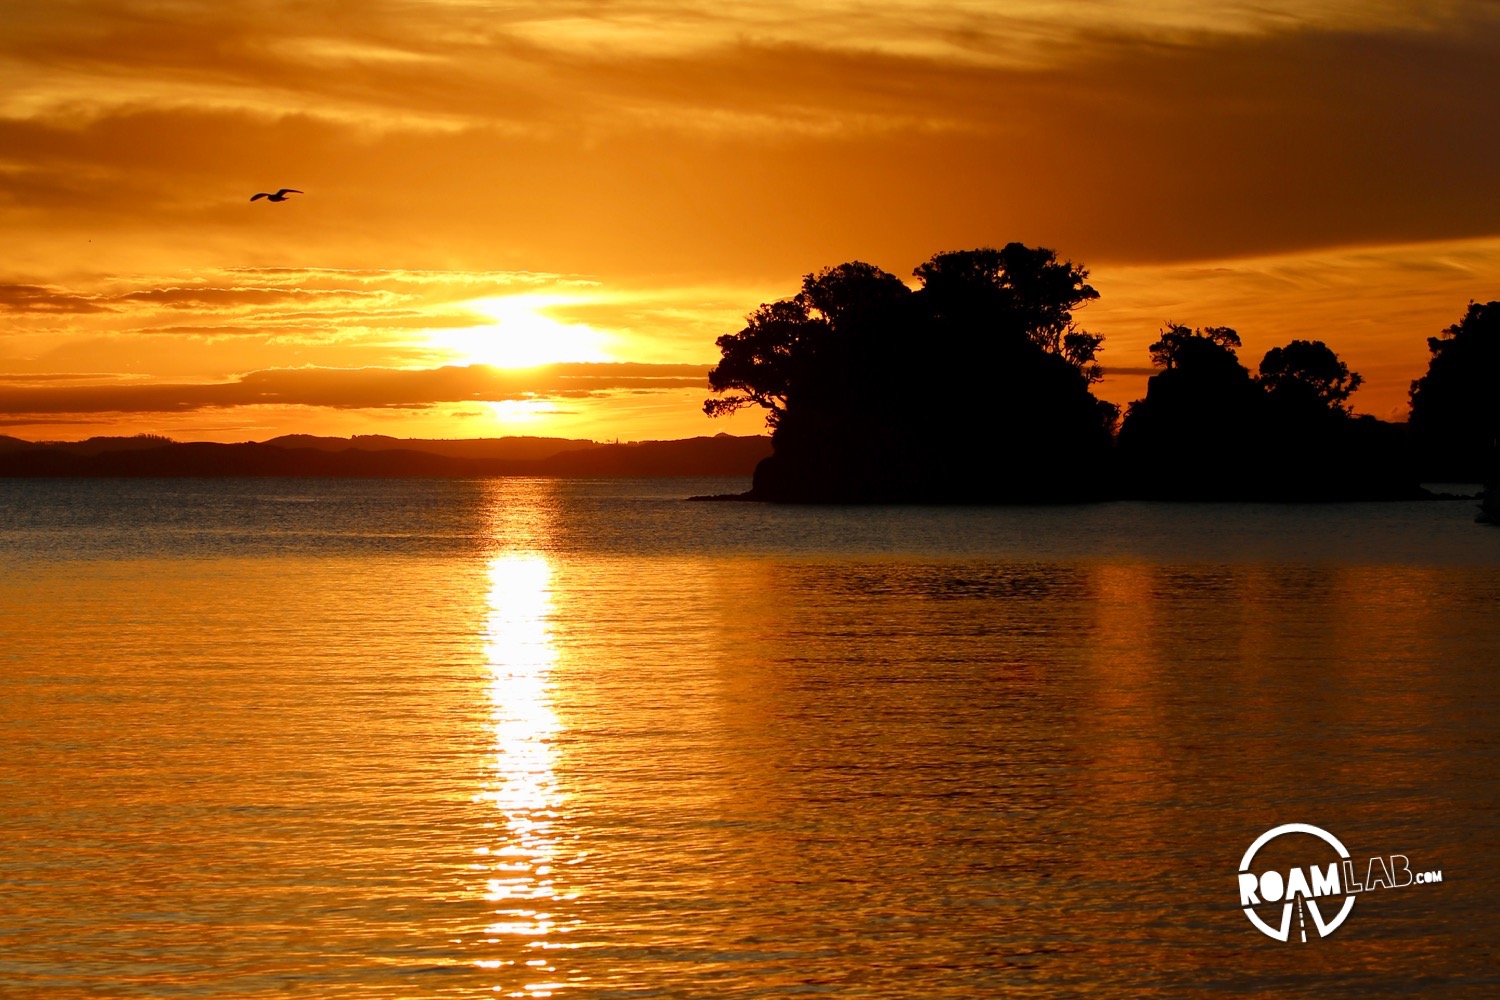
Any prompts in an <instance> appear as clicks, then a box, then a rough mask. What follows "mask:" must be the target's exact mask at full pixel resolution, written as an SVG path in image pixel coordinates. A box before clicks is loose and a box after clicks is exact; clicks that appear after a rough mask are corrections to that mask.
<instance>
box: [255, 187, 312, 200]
mask: <svg viewBox="0 0 1500 1000" xmlns="http://www.w3.org/2000/svg"><path fill="white" fill-rule="evenodd" d="M302 193H303V192H301V191H298V190H297V189H296V188H282V189H281V190H280V191H277V192H276V193H275V194H267V193H266V192H264V191H262V192H260V193H259V194H256V195H252V196H251V197H250V200H251V201H259V200H260V199H262V198H264V199H266V201H286V196H287V195H289V194H302Z"/></svg>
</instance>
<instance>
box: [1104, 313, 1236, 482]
mask: <svg viewBox="0 0 1500 1000" xmlns="http://www.w3.org/2000/svg"><path fill="white" fill-rule="evenodd" d="M1239 346H1240V337H1239V334H1238V333H1236V332H1235V331H1234V330H1232V329H1230V328H1229V327H1227V326H1210V327H1203V328H1201V329H1192V328H1190V327H1187V326H1182V325H1180V324H1176V323H1168V324H1167V325H1166V326H1164V327H1163V328H1162V331H1161V335H1160V337H1159V338H1158V339H1157V341H1156V343H1154V344H1152V345H1151V347H1150V348H1149V350H1150V353H1151V361H1152V363H1153V364H1155V365H1156V367H1157V368H1159V369H1161V370H1160V371H1159V372H1157V374H1155V375H1153V376H1151V378H1150V379H1149V380H1148V381H1147V383H1146V398H1145V399H1139V400H1136V401H1135V402H1133V403H1131V404H1130V406H1129V408H1128V409H1127V410H1126V413H1125V420H1124V422H1123V423H1122V424H1121V426H1120V461H1121V463H1122V464H1123V466H1124V469H1125V471H1126V474H1127V477H1128V479H1129V481H1130V482H1129V489H1130V490H1131V492H1133V493H1135V494H1136V495H1141V496H1148V497H1173V498H1191V499H1213V498H1220V497H1230V496H1239V495H1243V494H1245V493H1247V492H1250V491H1251V489H1252V484H1253V478H1254V475H1255V472H1254V464H1255V463H1254V460H1253V458H1252V454H1251V453H1252V451H1253V450H1254V443H1255V436H1256V432H1257V429H1258V428H1257V424H1258V422H1259V420H1260V418H1261V416H1262V406H1263V404H1264V396H1263V394H1262V393H1261V392H1260V390H1259V389H1258V388H1257V386H1256V384H1255V381H1254V380H1253V379H1252V378H1251V377H1250V372H1249V371H1248V370H1247V369H1246V368H1245V366H1244V365H1242V364H1240V360H1239V356H1238V355H1237V354H1235V349H1236V348H1237V347H1239Z"/></svg>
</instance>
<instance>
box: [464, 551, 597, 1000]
mask: <svg viewBox="0 0 1500 1000" xmlns="http://www.w3.org/2000/svg"><path fill="white" fill-rule="evenodd" d="M488 574H489V591H488V607H489V614H488V616H487V620H486V625H485V631H484V653H485V662H486V663H487V664H488V667H489V671H490V680H489V696H490V711H491V716H490V718H491V724H492V726H493V729H494V735H495V758H494V762H493V765H492V775H491V780H490V781H489V782H488V783H487V785H486V787H485V789H484V791H483V792H482V793H481V794H480V796H479V798H480V800H481V801H488V802H492V803H494V806H495V808H496V809H498V810H499V812H500V815H501V817H502V820H501V822H500V823H499V824H498V829H499V830H500V835H499V837H498V838H497V842H496V843H494V844H492V845H486V846H483V847H480V848H479V849H478V853H479V854H480V855H483V856H485V857H486V858H487V861H486V863H485V865H484V867H485V868H486V869H487V870H488V872H489V878H488V879H486V881H485V899H486V900H487V901H488V902H489V903H491V904H493V905H494V910H493V911H492V913H493V916H494V921H493V922H492V923H490V924H489V926H487V927H486V928H485V934H486V935H487V937H488V939H489V940H491V941H492V942H494V943H501V942H502V941H507V940H508V942H509V943H510V944H512V945H513V946H518V947H521V948H524V949H527V950H536V951H538V952H540V953H542V954H543V956H544V957H542V958H536V959H531V960H528V961H525V962H524V964H522V966H521V970H524V972H525V973H526V974H527V976H528V977H529V976H538V977H541V976H547V975H553V974H555V973H556V972H557V970H556V968H555V967H554V965H553V963H552V962H551V961H550V960H549V959H548V958H546V957H545V954H546V952H548V951H550V950H552V949H553V948H556V947H558V946H559V942H557V940H556V938H557V936H558V935H561V934H566V933H568V932H569V931H570V930H572V929H573V928H574V926H575V925H576V923H577V922H576V921H572V920H567V919H565V918H564V917H562V916H560V915H559V914H558V912H557V909H558V904H559V903H560V902H562V901H564V900H567V899H570V898H572V896H571V895H570V894H568V893H567V892H566V891H565V890H564V888H563V887H562V886H561V885H560V883H559V881H558V878H557V871H556V869H557V866H558V864H559V859H558V850H559V844H560V839H561V832H560V830H559V824H560V821H561V818H562V813H561V806H562V796H561V795H560V794H559V792H558V788H557V779H556V775H555V771H554V763H555V761H554V754H555V749H554V739H555V737H556V735H557V733H558V731H559V724H558V719H557V714H556V713H555V712H554V711H553V708H552V700H551V693H550V692H551V673H552V669H553V667H554V666H555V665H556V662H557V655H556V651H555V650H554V648H553V645H552V637H551V633H550V622H551V620H552V614H553V607H552V589H551V588H552V566H551V564H550V563H548V561H547V559H546V557H544V556H542V555H541V554H540V553H536V552H509V553H505V554H503V555H499V556H497V557H495V558H494V559H492V560H491V561H490V563H489V567H488ZM502 964H512V963H510V962H498V961H495V960H487V961H482V962H479V963H478V965H479V966H480V967H481V968H498V967H499V966H500V965H502ZM521 970H517V971H521ZM564 985H565V984H564V983H561V982H551V981H546V982H542V981H532V982H529V983H526V984H525V985H524V987H523V988H521V989H519V990H517V991H514V992H511V993H510V994H509V995H511V996H549V995H551V993H552V992H553V991H555V990H557V989H560V988H561V987H563V986H564Z"/></svg>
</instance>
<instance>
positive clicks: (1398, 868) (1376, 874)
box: [1238, 823, 1443, 943]
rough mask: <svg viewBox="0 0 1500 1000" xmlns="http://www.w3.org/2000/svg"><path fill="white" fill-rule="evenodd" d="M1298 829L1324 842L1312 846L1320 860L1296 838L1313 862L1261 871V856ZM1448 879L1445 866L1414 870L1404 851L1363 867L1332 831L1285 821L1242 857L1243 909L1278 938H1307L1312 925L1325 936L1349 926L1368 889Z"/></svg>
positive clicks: (1317, 934)
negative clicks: (1258, 861) (1257, 859)
mask: <svg viewBox="0 0 1500 1000" xmlns="http://www.w3.org/2000/svg"><path fill="white" fill-rule="evenodd" d="M1296 834H1304V835H1306V836H1310V837H1314V838H1316V839H1317V840H1319V841H1321V842H1322V845H1323V846H1322V847H1321V848H1320V847H1318V846H1316V845H1313V846H1312V848H1311V849H1310V850H1311V851H1312V852H1315V853H1316V854H1317V859H1316V860H1311V857H1310V855H1309V854H1308V852H1309V848H1308V847H1307V846H1306V844H1307V842H1306V841H1296V842H1295V843H1298V844H1302V845H1304V846H1303V847H1302V851H1303V856H1304V857H1305V858H1306V859H1307V860H1308V863H1304V864H1302V865H1291V866H1288V867H1287V868H1286V869H1285V871H1282V870H1280V869H1277V868H1265V869H1263V870H1260V871H1259V872H1257V870H1256V867H1255V857H1256V855H1257V854H1259V853H1260V852H1261V851H1262V849H1264V848H1265V847H1267V845H1269V844H1271V843H1272V842H1274V841H1277V840H1278V839H1279V838H1282V837H1288V836H1292V835H1296ZM1361 878H1362V879H1363V881H1360V879H1361ZM1442 880H1443V873H1442V872H1441V871H1424V872H1413V871H1412V868H1411V859H1410V858H1408V857H1407V856H1406V855H1404V854H1388V855H1376V856H1374V857H1372V858H1370V859H1369V861H1368V862H1367V863H1366V864H1364V865H1363V866H1357V865H1356V862H1355V859H1354V858H1353V857H1352V856H1351V855H1350V853H1349V849H1348V848H1346V847H1345V846H1344V844H1343V842H1342V841H1340V840H1339V839H1338V838H1337V837H1335V836H1334V835H1333V834H1331V833H1329V832H1328V831H1327V830H1324V829H1321V828H1319V827H1316V826H1312V825H1311V824H1308V823H1284V824H1282V825H1281V826H1277V827H1272V828H1271V829H1269V830H1267V831H1266V832H1265V833H1263V834H1261V835H1260V836H1259V837H1257V838H1255V842H1254V843H1253V844H1251V845H1250V847H1249V849H1248V850H1246V851H1245V855H1244V857H1242V858H1241V859H1240V871H1239V880H1238V881H1239V899H1240V908H1241V909H1242V910H1244V912H1245V916H1246V917H1248V918H1249V919H1250V923H1252V924H1254V925H1255V927H1256V929H1257V930H1259V931H1260V932H1261V933H1262V934H1264V935H1266V937H1269V938H1271V939H1272V940H1274V941H1290V940H1292V938H1293V937H1295V938H1296V939H1297V940H1298V941H1299V942H1301V943H1306V942H1307V934H1308V931H1309V929H1310V930H1311V931H1312V932H1313V934H1314V935H1315V937H1318V938H1325V937H1327V936H1328V935H1330V934H1332V933H1333V932H1334V931H1336V930H1338V929H1339V928H1340V927H1341V926H1343V923H1344V921H1345V920H1348V919H1349V914H1350V913H1351V912H1353V910H1354V902H1355V900H1356V899H1357V898H1358V897H1359V896H1360V895H1361V894H1363V893H1367V892H1371V891H1374V890H1376V889H1404V888H1405V887H1407V886H1409V885H1413V884H1432V883H1437V882H1441V881H1442ZM1267 915H1269V916H1270V917H1271V921H1270V922H1267V920H1266V916H1267Z"/></svg>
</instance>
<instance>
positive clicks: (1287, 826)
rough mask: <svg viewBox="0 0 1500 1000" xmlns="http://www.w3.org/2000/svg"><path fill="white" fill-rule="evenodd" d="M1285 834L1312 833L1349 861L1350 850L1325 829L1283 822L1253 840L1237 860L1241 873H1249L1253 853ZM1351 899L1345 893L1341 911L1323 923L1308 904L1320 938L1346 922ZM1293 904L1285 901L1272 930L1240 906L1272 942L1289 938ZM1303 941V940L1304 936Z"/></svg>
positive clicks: (1315, 908)
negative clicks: (1238, 860)
mask: <svg viewBox="0 0 1500 1000" xmlns="http://www.w3.org/2000/svg"><path fill="white" fill-rule="evenodd" d="M1288 833H1306V834H1311V835H1312V836H1314V837H1317V838H1318V839H1319V840H1321V841H1323V842H1324V843H1325V844H1327V845H1328V846H1330V847H1332V848H1333V849H1334V850H1335V851H1337V852H1338V854H1339V857H1340V858H1341V859H1345V860H1347V859H1348V858H1349V849H1348V848H1346V847H1345V846H1344V844H1343V842H1342V841H1341V840H1339V838H1337V837H1335V836H1334V835H1333V834H1331V833H1329V832H1328V831H1327V830H1324V829H1322V828H1321V827H1316V826H1313V825H1312V824H1311V823H1283V824H1282V825H1281V826H1276V827H1272V828H1271V829H1269V830H1267V831H1266V832H1265V833H1263V834H1261V835H1260V836H1259V837H1256V838H1255V842H1254V843H1253V844H1251V845H1250V847H1249V849H1248V850H1246V851H1245V856H1244V857H1242V858H1241V859H1240V874H1241V875H1245V874H1251V872H1250V862H1251V861H1253V860H1254V858H1255V855H1256V852H1258V851H1259V850H1260V849H1261V848H1262V847H1265V846H1266V845H1267V844H1269V843H1270V842H1271V841H1273V840H1275V839H1276V838H1277V837H1280V836H1284V835H1285V834H1288ZM1354 899H1355V897H1354V894H1353V893H1348V894H1346V895H1345V896H1344V905H1343V908H1342V909H1340V910H1339V912H1338V914H1337V915H1335V916H1334V918H1333V919H1332V920H1330V921H1328V922H1327V923H1326V924H1325V923H1324V922H1323V915H1322V914H1321V913H1320V912H1318V904H1317V903H1316V902H1314V901H1313V900H1311V899H1309V900H1308V901H1307V908H1308V911H1309V912H1310V913H1312V915H1313V923H1314V924H1315V925H1316V926H1317V928H1318V936H1319V937H1327V936H1328V935H1330V934H1332V933H1333V932H1334V931H1336V930H1338V929H1339V927H1340V925H1342V924H1343V922H1344V921H1345V920H1346V919H1348V917H1349V914H1350V912H1352V911H1353V909H1354ZM1292 902H1293V901H1292V900H1290V899H1289V900H1287V901H1286V905H1285V906H1284V907H1283V908H1282V911H1281V912H1282V920H1281V927H1280V929H1277V928H1274V927H1272V926H1271V925H1270V924H1268V923H1266V922H1265V921H1264V920H1262V919H1261V918H1260V914H1258V913H1256V912H1255V909H1254V907H1250V906H1246V907H1243V909H1244V911H1245V916H1247V917H1249V918H1250V922H1251V923H1252V924H1254V925H1255V926H1256V928H1257V929H1258V930H1259V931H1260V932H1261V933H1262V934H1264V935H1265V936H1266V937H1268V938H1271V939H1272V940H1274V941H1285V940H1287V939H1288V938H1289V937H1291V930H1292V920H1291V912H1292ZM1304 940H1306V938H1305V937H1304Z"/></svg>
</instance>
